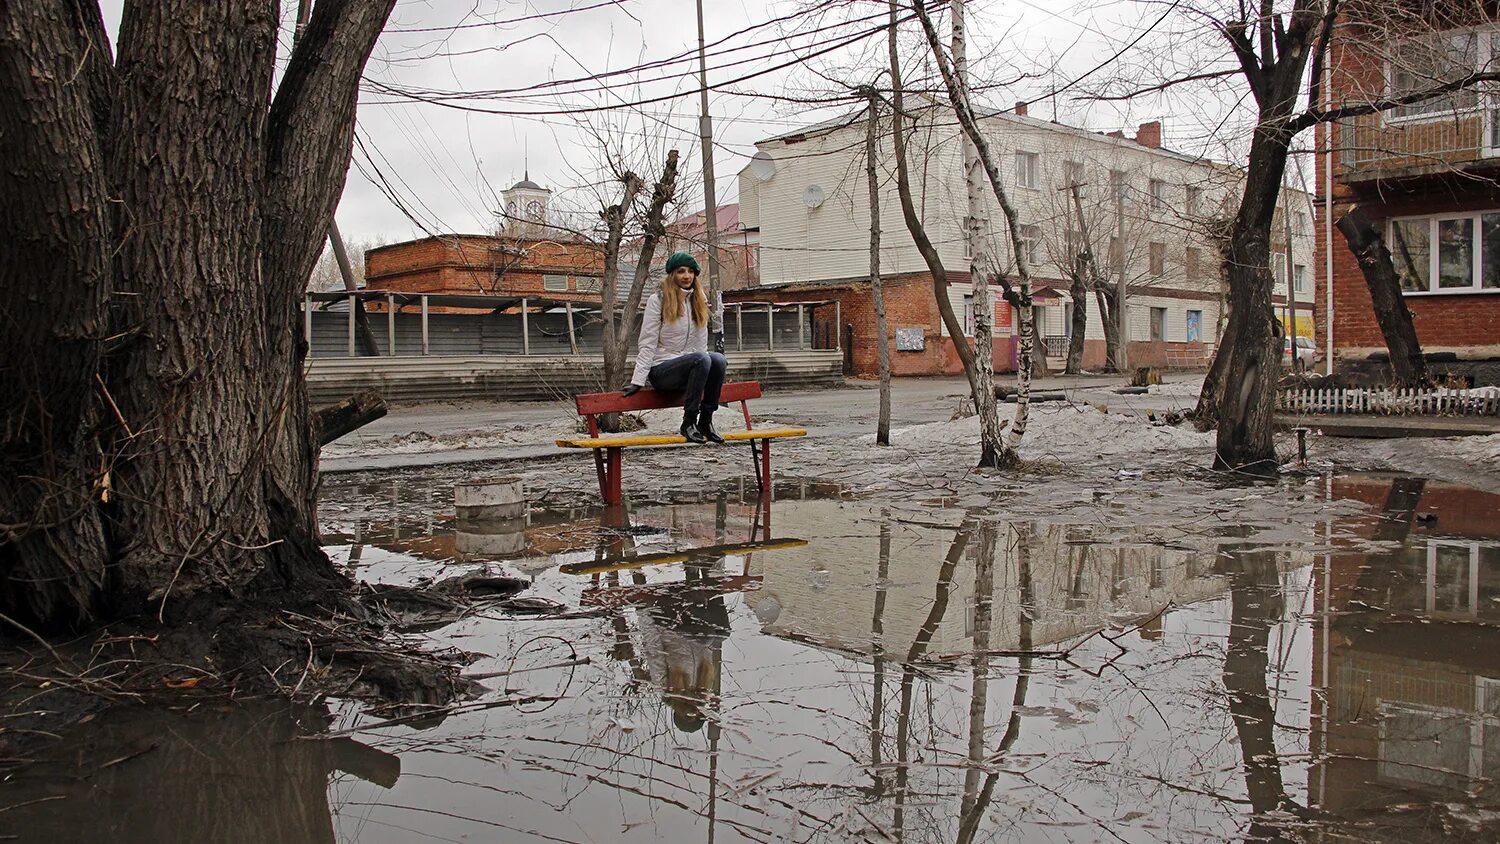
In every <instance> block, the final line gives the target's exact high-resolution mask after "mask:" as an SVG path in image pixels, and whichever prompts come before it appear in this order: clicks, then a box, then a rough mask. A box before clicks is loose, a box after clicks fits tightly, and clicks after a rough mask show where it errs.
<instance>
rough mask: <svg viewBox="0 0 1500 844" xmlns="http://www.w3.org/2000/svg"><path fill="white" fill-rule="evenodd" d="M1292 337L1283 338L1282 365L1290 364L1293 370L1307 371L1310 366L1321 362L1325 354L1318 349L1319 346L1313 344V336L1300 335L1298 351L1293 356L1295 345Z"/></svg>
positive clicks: (1297, 341)
mask: <svg viewBox="0 0 1500 844" xmlns="http://www.w3.org/2000/svg"><path fill="white" fill-rule="evenodd" d="M1292 339H1293V338H1291V337H1284V338H1282V342H1281V365H1282V366H1288V365H1290V366H1291V368H1292V371H1293V372H1306V371H1307V369H1308V367H1311V366H1313V365H1315V364H1318V363H1320V362H1321V361H1322V360H1323V354H1322V353H1321V352H1319V351H1318V347H1317V346H1316V345H1314V344H1313V341H1312V338H1311V337H1298V338H1296V348H1297V353H1296V355H1295V356H1293V354H1292V346H1293V343H1292Z"/></svg>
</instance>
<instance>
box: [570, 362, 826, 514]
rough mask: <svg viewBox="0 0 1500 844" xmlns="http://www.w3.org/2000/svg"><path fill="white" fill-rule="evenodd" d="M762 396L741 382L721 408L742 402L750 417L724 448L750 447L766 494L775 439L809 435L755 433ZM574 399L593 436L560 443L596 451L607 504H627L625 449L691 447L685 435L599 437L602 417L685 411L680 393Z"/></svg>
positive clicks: (728, 387)
mask: <svg viewBox="0 0 1500 844" xmlns="http://www.w3.org/2000/svg"><path fill="white" fill-rule="evenodd" d="M758 398H760V382H759V381H736V382H733V383H729V384H725V385H724V388H723V389H722V390H721V391H720V392H719V404H720V405H721V406H724V405H729V404H732V403H734V402H739V405H740V412H741V413H743V414H744V416H745V430H743V431H725V432H723V434H722V436H723V437H724V440H725V443H724V445H723V446H720V447H721V448H724V447H728V446H729V445H730V444H732V443H748V444H749V445H750V457H751V464H752V465H753V466H754V467H755V480H756V483H757V484H758V485H759V487H760V490H761V492H762V493H764V492H766V490H768V489H769V488H770V485H771V440H773V439H779V438H782V437H802V436H806V435H807V431H805V430H803V429H802V428H761V429H759V430H756V429H755V428H754V426H753V425H752V423H751V421H750V405H749V401H750V400H751V399H758ZM573 399H574V403H575V404H576V405H577V406H578V415H579V416H582V417H583V418H584V419H585V420H586V421H587V422H588V427H589V435H588V436H587V437H578V438H573V439H562V440H558V441H557V444H558V446H560V447H562V448H587V449H592V450H593V452H594V468H595V470H597V471H598V473H599V494H600V495H601V496H603V498H604V503H605V504H606V505H609V506H618V505H619V504H621V503H623V501H624V493H623V486H622V484H621V480H620V472H621V469H622V468H623V465H624V452H625V449H627V448H652V447H662V446H681V445H688V444H689V443H688V441H687V438H685V437H683V436H682V435H681V434H646V435H631V434H626V435H620V436H609V437H601V436H599V416H600V415H602V414H606V413H629V412H632V411H638V410H660V409H664V408H673V407H675V408H681V407H682V394H681V393H677V392H664V391H662V390H641V391H640V392H638V393H636V394H634V395H631V396H626V395H622V394H620V393H619V392H611V393H580V394H579V395H577V396H574V397H573ZM698 447H699V448H712V447H713V446H712V445H704V446H698Z"/></svg>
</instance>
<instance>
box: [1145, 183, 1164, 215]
mask: <svg viewBox="0 0 1500 844" xmlns="http://www.w3.org/2000/svg"><path fill="white" fill-rule="evenodd" d="M1147 187H1148V188H1149V189H1150V191H1151V210H1152V211H1165V210H1167V183H1166V182H1164V181H1162V180H1161V179H1152V180H1151V181H1150V182H1148V183H1147Z"/></svg>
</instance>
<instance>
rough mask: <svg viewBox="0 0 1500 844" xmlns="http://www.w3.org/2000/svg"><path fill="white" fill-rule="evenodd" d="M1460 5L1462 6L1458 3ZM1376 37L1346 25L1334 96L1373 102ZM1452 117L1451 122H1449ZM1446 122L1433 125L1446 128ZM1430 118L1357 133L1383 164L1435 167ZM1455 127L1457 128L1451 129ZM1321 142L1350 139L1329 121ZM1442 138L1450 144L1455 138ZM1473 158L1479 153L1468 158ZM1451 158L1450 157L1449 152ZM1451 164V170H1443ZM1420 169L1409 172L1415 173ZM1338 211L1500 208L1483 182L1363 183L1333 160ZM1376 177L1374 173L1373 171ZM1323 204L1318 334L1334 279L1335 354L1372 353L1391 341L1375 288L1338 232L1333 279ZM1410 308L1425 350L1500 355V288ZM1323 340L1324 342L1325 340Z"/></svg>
mask: <svg viewBox="0 0 1500 844" xmlns="http://www.w3.org/2000/svg"><path fill="white" fill-rule="evenodd" d="M1458 8H1459V7H1455V9H1458ZM1369 37H1370V36H1369V35H1368V34H1367V33H1365V32H1364V31H1362V30H1360V29H1358V28H1355V27H1341V29H1340V32H1339V34H1338V35H1336V36H1335V44H1336V45H1337V46H1335V47H1334V49H1333V51H1332V55H1331V62H1330V67H1331V75H1332V80H1331V82H1332V86H1331V88H1332V96H1333V99H1334V101H1335V105H1340V104H1343V103H1345V102H1367V101H1368V100H1369V97H1370V94H1371V93H1372V92H1379V91H1382V90H1383V88H1384V65H1383V62H1382V58H1381V57H1382V56H1383V55H1384V50H1383V43H1373V42H1370V41H1368V39H1369ZM1448 122H1451V120H1450V121H1448ZM1442 124H1443V122H1442V121H1436V122H1434V123H1433V124H1431V125H1432V126H1434V127H1441V126H1442ZM1426 125H1427V124H1412V126H1413V127H1415V130H1408V131H1403V132H1402V133H1400V135H1399V141H1398V140H1395V138H1397V137H1398V136H1396V135H1392V136H1391V137H1386V136H1385V135H1380V136H1379V137H1374V136H1372V137H1370V138H1367V137H1364V136H1360V137H1358V138H1352V139H1350V140H1351V142H1352V143H1356V144H1358V145H1361V146H1368V145H1370V144H1372V143H1373V144H1376V149H1378V150H1380V151H1382V152H1385V153H1388V154H1391V155H1392V156H1393V157H1392V158H1391V159H1390V160H1389V161H1386V162H1383V166H1384V165H1396V166H1406V165H1408V164H1411V165H1413V166H1426V169H1428V170H1431V169H1433V168H1432V167H1431V166H1429V165H1431V164H1432V163H1433V162H1434V154H1436V153H1439V152H1441V151H1440V150H1437V149H1435V148H1424V147H1430V146H1431V143H1433V139H1432V138H1430V137H1429V134H1430V133H1424V132H1423V131H1421V129H1422V127H1424V126H1426ZM1449 128H1451V127H1449ZM1317 134H1318V146H1319V147H1320V148H1326V147H1327V145H1328V136H1329V135H1330V134H1331V135H1332V146H1333V148H1334V149H1339V148H1340V147H1341V146H1342V145H1343V142H1344V140H1345V139H1344V138H1342V137H1340V130H1339V129H1337V128H1335V129H1333V130H1332V131H1331V132H1330V130H1329V128H1328V127H1326V126H1319V127H1318V130H1317ZM1395 143H1399V144H1400V145H1401V146H1400V147H1399V148H1388V147H1387V145H1388V144H1395ZM1443 143H1446V144H1449V145H1450V146H1451V144H1452V140H1451V138H1450V139H1448V140H1444V141H1443ZM1406 151H1409V152H1411V153H1414V154H1415V158H1413V159H1412V160H1411V161H1410V162H1408V161H1407V159H1406V158H1403V157H1402V156H1401V153H1403V152H1406ZM1468 157H1469V158H1471V159H1472V158H1473V156H1472V155H1470V156H1468ZM1449 158H1451V156H1449ZM1315 161H1316V165H1317V169H1316V173H1317V186H1316V189H1317V190H1319V191H1321V190H1322V188H1323V186H1324V184H1325V175H1324V173H1325V168H1326V167H1327V165H1328V159H1327V157H1326V156H1315ZM1439 169H1446V168H1439ZM1412 172H1415V171H1408V172H1407V173H1406V174H1405V175H1410V174H1411V173H1412ZM1333 175H1334V187H1333V203H1334V207H1333V213H1334V215H1335V219H1337V215H1338V214H1340V213H1341V210H1342V208H1343V207H1347V206H1348V204H1350V203H1357V204H1358V205H1359V206H1360V207H1361V208H1362V209H1364V211H1365V212H1366V213H1367V214H1369V215H1370V216H1371V218H1372V219H1375V220H1376V221H1377V222H1383V221H1384V220H1386V219H1389V218H1391V217H1396V216H1406V215H1418V214H1429V213H1450V212H1457V211H1466V210H1479V209H1483V208H1500V191H1497V190H1496V189H1495V188H1494V187H1493V186H1486V185H1485V182H1484V181H1483V180H1476V179H1472V178H1461V177H1455V176H1454V175H1453V174H1452V172H1439V173H1436V174H1431V175H1427V176H1425V177H1422V178H1407V179H1405V180H1404V181H1396V180H1395V179H1394V178H1386V179H1385V180H1384V181H1358V180H1355V179H1353V178H1352V177H1351V178H1350V179H1349V180H1347V181H1346V180H1344V179H1343V178H1342V177H1343V176H1344V172H1343V170H1342V168H1341V166H1339V165H1338V164H1335V166H1334V174H1333ZM1382 175H1385V176H1389V177H1394V176H1398V175H1403V173H1401V172H1399V171H1390V172H1386V171H1382ZM1366 178H1369V176H1366ZM1319 200H1320V201H1319V202H1318V204H1317V213H1318V217H1319V219H1318V224H1317V250H1318V251H1317V255H1318V259H1317V267H1318V268H1317V271H1316V272H1315V273H1314V277H1315V280H1316V290H1317V301H1316V302H1315V305H1314V311H1313V320H1314V325H1315V326H1316V331H1317V336H1318V337H1319V338H1326V337H1327V336H1328V334H1327V333H1326V332H1327V331H1328V329H1329V326H1328V324H1327V323H1328V318H1327V301H1328V300H1327V295H1328V288H1329V284H1330V282H1331V284H1332V288H1333V307H1334V324H1333V326H1332V331H1333V345H1334V355H1335V357H1351V358H1352V357H1363V356H1364V355H1366V354H1368V353H1369V352H1371V351H1378V350H1384V349H1385V339H1384V337H1383V336H1382V335H1381V333H1380V327H1379V325H1378V324H1377V323H1376V321H1375V314H1374V310H1373V308H1372V307H1371V304H1370V294H1369V290H1368V288H1367V287H1366V285H1365V281H1364V276H1363V274H1361V273H1360V271H1359V266H1358V264H1357V263H1356V262H1355V260H1354V256H1353V254H1351V253H1350V252H1349V249H1348V246H1347V244H1346V243H1345V242H1344V238H1343V235H1341V234H1339V233H1338V232H1337V231H1335V232H1334V233H1333V244H1332V246H1333V277H1332V279H1331V280H1330V279H1329V278H1328V277H1327V271H1326V264H1325V260H1326V259H1325V257H1324V256H1326V255H1327V254H1328V253H1327V252H1326V251H1325V250H1326V249H1327V247H1328V244H1327V240H1326V238H1325V236H1324V231H1325V228H1324V226H1325V223H1324V220H1323V215H1324V214H1325V210H1326V207H1325V205H1324V203H1323V202H1322V201H1321V200H1322V197H1319ZM1406 304H1407V307H1408V308H1410V309H1411V312H1412V317H1413V321H1414V323H1415V325H1416V329H1417V337H1418V339H1419V340H1420V341H1421V343H1422V347H1423V349H1424V350H1425V351H1429V352H1432V351H1451V352H1456V353H1458V354H1459V356H1460V357H1465V356H1474V357H1483V356H1488V355H1495V354H1500V290H1497V291H1494V292H1483V293H1463V294H1448V295H1430V296H1408V297H1406ZM1320 345H1321V342H1320Z"/></svg>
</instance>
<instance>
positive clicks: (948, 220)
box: [739, 102, 1314, 371]
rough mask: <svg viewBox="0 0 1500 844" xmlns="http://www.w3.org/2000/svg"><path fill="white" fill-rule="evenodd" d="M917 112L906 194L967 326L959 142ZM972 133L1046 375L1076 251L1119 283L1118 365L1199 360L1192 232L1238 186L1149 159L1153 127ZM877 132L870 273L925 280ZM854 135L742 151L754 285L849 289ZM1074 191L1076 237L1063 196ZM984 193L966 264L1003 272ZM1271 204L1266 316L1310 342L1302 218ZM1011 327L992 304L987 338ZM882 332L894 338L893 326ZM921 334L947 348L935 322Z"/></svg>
mask: <svg viewBox="0 0 1500 844" xmlns="http://www.w3.org/2000/svg"><path fill="white" fill-rule="evenodd" d="M918 105H919V106H922V107H921V108H918V109H916V110H915V111H914V113H915V115H916V118H917V120H916V122H915V125H914V126H912V125H910V124H909V125H908V128H909V129H910V130H911V135H910V138H911V140H910V141H909V143H908V147H907V148H908V155H909V159H910V168H911V174H912V181H913V186H912V187H913V194H914V196H913V198H914V200H915V204H916V206H917V208H918V213H919V215H920V217H921V219H922V220H923V222H924V225H925V227H926V230H927V232H928V235H929V237H930V238H931V240H932V241H933V243H934V244H935V246H936V247H937V249H938V251H939V253H940V254H941V256H942V259H943V264H944V266H945V267H946V268H947V270H948V274H949V278H950V281H951V282H953V286H952V289H951V300H952V304H953V306H954V310H955V313H964V314H965V323H966V325H970V326H971V325H972V309H971V303H970V302H971V300H970V292H971V287H970V285H969V265H970V259H969V256H970V255H971V254H972V252H971V250H972V247H973V246H974V245H973V244H969V243H967V238H966V237H965V232H964V227H963V218H964V215H965V213H966V210H967V203H966V200H965V186H964V175H963V167H962V145H961V130H960V128H959V127H958V125H957V123H956V122H955V120H954V117H953V114H952V111H951V110H950V109H947V108H944V107H942V106H940V105H937V104H934V103H930V102H929V103H926V104H923V103H918ZM981 125H982V128H983V130H984V132H985V134H986V137H987V139H988V141H989V143H990V146H991V149H992V152H993V154H994V156H995V158H996V161H997V164H998V165H999V169H1000V171H1001V178H1002V182H1003V184H1004V187H1005V189H1006V191H1007V193H1008V195H1009V198H1010V201H1011V203H1012V205H1013V206H1014V207H1015V208H1016V211H1017V213H1018V216H1019V220H1020V223H1021V235H1022V240H1023V242H1024V248H1026V249H1027V251H1028V256H1029V257H1030V262H1029V263H1030V266H1031V271H1032V276H1033V280H1034V287H1035V294H1036V295H1035V301H1036V304H1037V306H1038V311H1037V316H1038V323H1037V324H1038V333H1039V336H1041V337H1042V338H1043V341H1044V343H1045V345H1046V347H1047V349H1048V357H1049V359H1052V362H1053V363H1055V362H1056V359H1057V358H1058V356H1059V355H1060V354H1061V353H1062V352H1063V351H1064V350H1065V349H1066V346H1067V337H1068V335H1069V333H1070V328H1071V319H1070V317H1071V309H1072V307H1073V303H1072V300H1071V298H1070V296H1069V295H1068V288H1069V282H1068V281H1067V277H1068V276H1067V274H1066V267H1067V266H1068V263H1069V256H1070V255H1071V254H1076V251H1077V245H1079V244H1082V243H1083V241H1084V240H1085V239H1087V241H1088V242H1089V243H1090V244H1091V246H1092V248H1093V252H1094V255H1095V258H1096V262H1097V264H1098V265H1099V266H1100V268H1101V270H1103V271H1104V272H1105V273H1107V274H1108V275H1109V276H1110V278H1111V279H1114V278H1118V277H1119V274H1120V273H1122V272H1123V274H1124V278H1125V281H1126V288H1127V291H1128V303H1129V307H1128V309H1127V314H1128V336H1129V339H1130V341H1131V360H1132V362H1133V363H1152V364H1156V365H1168V366H1171V365H1185V366H1192V365H1198V364H1201V363H1206V360H1207V357H1206V355H1207V353H1208V352H1209V351H1210V350H1211V349H1212V348H1213V346H1214V344H1215V343H1216V342H1217V338H1218V334H1219V330H1220V328H1221V325H1222V322H1221V319H1222V316H1223V302H1224V296H1223V287H1222V283H1221V280H1220V272H1219V269H1220V261H1219V256H1218V252H1217V249H1216V248H1215V247H1214V246H1213V245H1212V244H1211V242H1210V239H1209V235H1208V231H1209V228H1210V226H1211V224H1212V222H1213V221H1214V220H1216V219H1220V218H1223V217H1225V216H1226V215H1228V214H1229V213H1231V212H1232V209H1233V207H1234V202H1235V201H1236V199H1237V197H1238V193H1239V188H1240V174H1239V172H1238V170H1237V169H1236V168H1234V167H1232V166H1230V165H1228V164H1224V163H1221V162H1215V161H1211V160H1208V159H1204V158H1198V157H1195V156H1190V155H1185V154H1182V153H1178V152H1173V151H1171V150H1168V149H1164V148H1162V146H1161V133H1162V130H1161V124H1160V123H1159V122H1151V123H1144V124H1142V125H1141V126H1140V127H1139V130H1138V131H1137V132H1136V134H1135V137H1134V138H1127V137H1125V136H1124V135H1123V134H1122V133H1111V134H1101V133H1097V132H1092V131H1088V130H1085V129H1078V128H1074V127H1071V126H1064V125H1061V124H1058V123H1054V122H1051V121H1048V120H1043V119H1039V118H1036V117H1031V116H1028V115H1027V113H1026V106H1025V104H1024V103H1020V104H1017V106H1016V108H1015V109H1014V110H1013V111H1007V112H987V113H986V114H985V115H984V116H983V117H982V119H981ZM879 135H880V143H879V149H878V152H877V160H876V167H877V176H878V179H879V182H880V212H881V213H880V226H881V230H882V238H881V244H882V248H881V274H882V277H884V278H888V279H893V278H900V277H915V276H924V277H927V278H928V279H929V280H930V276H927V266H926V264H925V263H923V261H922V258H921V256H920V255H919V253H918V252H917V250H916V247H915V245H914V243H913V241H912V239H911V236H910V235H909V233H908V232H907V229H906V225H905V223H904V221H903V218H902V214H901V207H900V201H899V198H898V195H897V190H896V180H895V172H894V166H893V155H892V152H891V139H890V124H889V120H888V119H886V120H882V122H881V126H880V129H879ZM865 137H866V117H865V113H864V112H863V111H861V112H859V113H856V114H853V115H850V116H848V117H845V118H842V119H838V120H833V121H829V122H826V123H823V124H819V125H816V126H810V127H808V128H806V129H803V130H799V131H796V132H790V133H786V134H782V135H778V136H776V137H772V138H767V139H765V140H763V141H761V142H759V143H757V144H756V147H757V153H756V155H755V156H754V158H753V159H752V161H751V162H750V164H749V165H747V166H746V167H745V168H744V169H743V170H742V171H741V172H740V174H739V194H740V195H739V200H740V214H741V220H742V223H743V225H744V226H745V227H746V228H747V229H752V230H757V229H758V231H759V238H760V268H761V286H762V288H774V287H781V288H784V289H787V290H791V289H797V288H806V287H809V286H818V285H821V286H823V287H825V288H835V287H838V286H840V285H845V286H848V287H851V288H853V287H855V286H857V285H859V284H860V283H861V280H863V279H867V278H868V277H869V228H870V211H869V208H870V206H869V200H868V184H867V180H866V172H865V157H866V156H865ZM1075 183H1076V184H1077V185H1078V186H1079V188H1078V192H1079V199H1080V203H1079V204H1080V205H1081V206H1082V224H1081V225H1080V221H1079V216H1080V215H1079V213H1078V210H1077V209H1076V208H1074V207H1073V203H1072V201H1071V191H1070V189H1069V188H1068V185H1070V184H1075ZM984 196H985V198H986V204H985V208H984V210H983V214H982V220H981V238H982V242H981V243H980V244H978V246H979V247H980V251H981V254H984V255H988V256H992V257H991V258H990V259H989V260H990V266H991V267H992V268H994V269H996V270H998V271H1000V272H1002V273H1006V274H1010V271H1011V268H1012V267H1013V266H1014V259H1013V255H1012V251H1011V248H1010V245H1009V242H1008V238H1007V237H1005V236H1004V220H1003V217H1002V215H1001V214H1000V211H999V206H998V203H996V202H995V200H994V198H993V195H992V192H991V191H990V189H989V187H988V183H987V182H986V184H985V188H984ZM1286 197H1287V202H1286V203H1284V204H1288V205H1290V207H1291V214H1290V216H1289V217H1288V218H1287V220H1286V224H1287V225H1286V226H1283V224H1282V222H1281V220H1280V218H1278V223H1277V229H1278V235H1275V236H1273V242H1274V246H1273V248H1274V249H1275V250H1276V251H1277V254H1276V255H1273V259H1274V260H1275V263H1276V265H1277V266H1276V268H1275V271H1274V272H1275V274H1276V277H1277V281H1278V284H1277V288H1276V291H1275V293H1276V308H1277V312H1278V314H1284V313H1286V312H1287V311H1288V310H1292V311H1294V312H1295V314H1296V319H1295V322H1296V324H1298V325H1299V327H1300V328H1299V333H1302V334H1305V335H1309V336H1310V335H1311V333H1312V307H1313V295H1314V294H1313V288H1314V285H1313V278H1312V274H1311V273H1312V267H1313V266H1314V264H1313V260H1312V257H1313V249H1314V243H1313V241H1314V232H1313V226H1312V213H1311V212H1312V207H1311V204H1310V202H1309V201H1308V197H1307V195H1306V194H1305V193H1302V192H1300V191H1291V190H1289V191H1287V192H1286ZM1288 226H1289V228H1290V230H1291V232H1290V234H1291V237H1290V240H1291V260H1290V261H1287V260H1286V258H1285V255H1286V251H1287V250H1286V240H1287V238H1286V237H1285V236H1284V235H1281V234H1279V233H1280V232H1282V231H1285V230H1286V228H1287V227H1288ZM1085 232H1086V233H1087V237H1086V238H1085V236H1084V233H1085ZM1122 243H1123V247H1122V246H1121V244H1122ZM1070 244H1072V245H1073V246H1071V247H1070ZM1288 280H1290V281H1291V287H1292V288H1293V294H1294V296H1293V298H1294V299H1295V306H1294V308H1291V309H1289V308H1288V306H1287V303H1286V299H1285V296H1286V288H1287V281H1288ZM912 289H915V286H913V287H912ZM928 289H929V290H930V287H929V288H928ZM762 295H763V296H764V294H762ZM929 298H930V294H929ZM855 307H856V309H857V306H855ZM847 309H848V308H847V307H846V311H847ZM1098 310H1099V309H1098V306H1097V302H1096V301H1095V300H1094V299H1093V297H1090V300H1089V302H1088V305H1087V311H1088V329H1087V333H1086V334H1085V337H1086V341H1087V342H1086V349H1087V351H1086V354H1085V366H1087V367H1094V366H1099V365H1102V362H1103V356H1104V333H1103V330H1102V326H1101V324H1100V321H1099V319H1098ZM846 316H848V314H847V313H846ZM918 321H920V320H918ZM1284 321H1286V322H1288V324H1291V321H1290V320H1285V319H1284ZM1015 324H1016V320H1015V316H1014V315H1013V314H1011V313H1010V308H1009V307H1008V306H1006V305H1004V304H1002V303H999V302H998V297H997V314H996V333H997V335H999V337H1005V335H1010V334H1013V332H1014V326H1015ZM892 327H893V329H895V328H899V327H901V320H900V318H899V317H898V318H895V319H893V320H892ZM930 327H931V330H932V333H934V334H938V335H943V341H944V342H948V341H947V340H946V337H945V335H946V331H944V330H943V329H942V327H941V325H940V324H939V323H937V322H932V323H931V325H930ZM969 330H972V328H970V329H969ZM929 336H930V335H929ZM934 339H935V338H934ZM1001 342H1007V341H1000V340H998V339H997V347H998V346H999V345H1001ZM1003 363H1004V361H1003V360H1002V359H1001V358H1000V354H999V352H998V351H997V366H1002V368H1003ZM907 371H912V370H910V369H908V370H907Z"/></svg>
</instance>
